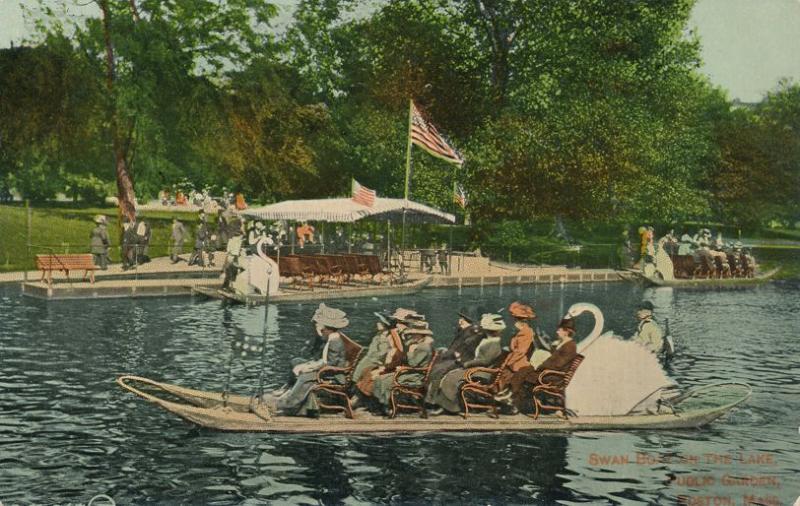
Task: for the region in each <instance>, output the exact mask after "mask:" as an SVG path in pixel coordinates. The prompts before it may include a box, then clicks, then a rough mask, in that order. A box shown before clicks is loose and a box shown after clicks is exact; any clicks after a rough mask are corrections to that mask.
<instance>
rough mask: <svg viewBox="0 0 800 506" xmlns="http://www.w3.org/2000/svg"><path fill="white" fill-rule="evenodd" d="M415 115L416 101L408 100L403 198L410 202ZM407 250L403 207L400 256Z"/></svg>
mask: <svg viewBox="0 0 800 506" xmlns="http://www.w3.org/2000/svg"><path fill="white" fill-rule="evenodd" d="M413 114H414V100H412V99H410V98H409V99H408V143H407V144H406V184H405V187H404V195H403V198H405V200H408V193H409V186H410V184H411V125H412V118H413ZM405 249H406V208H405V204H404V205H403V229H402V231H401V233H400V255H401V258H402V255H403V251H405Z"/></svg>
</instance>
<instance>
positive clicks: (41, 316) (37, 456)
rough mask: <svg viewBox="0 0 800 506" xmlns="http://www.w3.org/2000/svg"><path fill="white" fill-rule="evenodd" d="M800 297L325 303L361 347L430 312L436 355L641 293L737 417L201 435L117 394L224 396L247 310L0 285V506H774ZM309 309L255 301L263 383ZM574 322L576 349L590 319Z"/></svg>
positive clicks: (272, 377)
mask: <svg viewBox="0 0 800 506" xmlns="http://www.w3.org/2000/svg"><path fill="white" fill-rule="evenodd" d="M798 288H800V287H799V286H798V285H796V284H792V283H773V284H769V285H764V286H760V287H754V288H747V289H726V290H709V291H696V290H687V291H681V290H673V289H670V288H660V289H658V290H653V289H647V290H644V289H643V288H642V287H640V286H637V285H634V284H624V283H616V284H597V285H580V286H579V285H566V286H564V287H560V286H557V285H556V286H552V287H551V286H544V285H541V286H525V287H512V288H509V287H505V288H504V289H501V288H500V287H492V288H486V289H485V290H483V291H481V290H480V289H468V290H464V291H463V292H462V293H459V292H458V291H457V290H446V289H442V290H429V291H425V292H423V293H422V294H420V295H418V296H416V297H413V298H396V299H392V298H387V299H381V300H357V301H356V300H352V301H342V302H341V303H339V304H335V305H336V306H337V307H340V308H342V309H344V310H345V311H347V312H348V314H349V315H350V318H351V322H352V323H351V327H350V330H349V332H348V334H349V335H350V336H351V337H354V338H356V339H358V340H361V341H364V340H365V339H368V337H369V336H370V335H371V333H372V329H373V328H374V317H373V316H372V312H373V311H377V310H380V309H384V308H387V309H388V308H394V307H397V306H399V305H403V306H411V307H414V308H416V309H417V310H419V311H421V312H423V313H425V314H426V315H428V319H429V321H430V322H431V327H432V328H433V330H434V332H435V333H436V335H437V341H438V343H439V344H443V345H446V344H447V343H448V342H449V340H450V339H451V338H452V335H453V326H454V324H455V318H456V312H457V311H459V310H462V309H465V310H466V311H467V312H469V313H472V314H478V313H480V312H483V311H494V310H497V309H498V308H500V307H504V306H506V305H507V304H508V303H510V302H511V301H513V300H516V299H521V300H524V301H530V302H532V303H533V305H534V306H535V308H536V310H537V312H538V313H539V319H538V325H540V326H541V328H542V329H543V330H545V331H546V332H548V333H549V334H551V335H552V334H553V331H554V327H555V325H556V323H557V322H558V319H559V317H560V316H561V315H562V314H564V312H565V311H566V310H567V309H568V307H569V305H570V304H572V303H574V302H579V301H586V302H592V303H595V304H597V305H598V306H600V307H601V308H602V309H603V311H604V313H605V315H606V322H607V328H608V329H613V330H615V331H616V332H617V333H619V334H622V335H629V334H630V333H631V332H632V331H633V328H634V325H635V322H634V319H633V312H634V307H635V305H636V304H637V303H639V302H640V301H641V300H642V299H643V298H647V299H649V300H652V301H653V302H654V303H655V305H656V308H657V316H658V317H659V319H660V320H662V321H663V320H664V319H666V318H669V320H670V322H671V328H672V333H673V335H674V337H675V340H676V344H677V346H678V348H679V353H680V354H679V356H678V357H677V358H676V359H675V360H674V361H673V362H672V364H671V366H670V369H669V372H670V374H671V375H672V376H673V377H674V378H675V379H676V380H677V381H678V382H679V384H681V385H683V386H686V387H691V386H696V385H699V384H702V383H708V382H713V381H721V380H739V381H745V382H747V383H749V384H751V385H752V386H753V389H754V392H753V396H752V398H751V399H750V400H749V401H748V402H747V403H746V405H744V406H743V407H741V408H739V409H737V410H736V411H734V412H733V413H732V414H731V415H729V416H727V417H725V418H723V419H721V420H719V421H717V422H715V423H714V424H712V425H711V426H710V427H707V428H704V429H702V430H681V431H677V430H676V431H634V432H578V433H571V434H570V433H563V434H547V435H545V434H524V433H500V434H457V435H453V434H449V435H448V434H425V435H412V436H409V435H397V436H386V435H381V436H369V437H367V436H298V435H265V434H227V433H218V432H213V431H207V430H199V429H196V428H193V427H192V426H190V425H188V424H186V423H184V422H183V421H181V420H180V419H178V418H176V417H173V416H172V415H169V414H167V413H166V412H164V411H162V410H160V409H158V408H156V407H154V406H152V405H150V404H148V403H146V402H145V401H142V400H140V399H138V398H136V397H134V396H133V395H131V394H128V393H126V392H123V391H122V390H121V389H120V388H118V387H117V386H116V385H115V383H114V378H115V377H116V376H117V375H119V374H122V373H132V374H138V375H142V376H147V377H150V378H153V379H157V380H163V381H166V382H171V383H177V384H181V385H185V386H190V387H195V388H201V389H208V390H221V389H222V385H223V383H224V376H225V373H224V371H225V363H226V359H227V357H228V350H229V349H230V348H229V338H230V337H231V336H232V335H234V334H236V333H246V334H249V335H252V336H260V335H261V332H262V324H263V320H264V308H263V307H262V308H245V307H240V306H235V307H224V306H223V305H221V303H220V302H217V301H206V300H201V299H195V300H192V299H140V300H107V301H102V300H101V301H60V302H50V303H46V302H43V301H38V300H33V299H29V298H24V297H21V296H20V295H19V291H18V290H17V289H16V288H15V287H10V286H0V501H2V502H3V503H4V504H5V505H9V504H18V503H25V504H27V503H31V502H36V503H55V502H59V503H70V502H71V503H87V502H88V501H89V499H90V498H91V497H93V496H95V495H96V494H107V495H109V496H111V497H113V498H114V499H115V500H116V502H117V504H134V503H135V504H143V503H157V504H177V503H182V504H186V503H192V504H201V503H203V504H264V503H273V502H280V503H286V504H319V503H323V504H335V503H341V504H366V503H383V504H408V503H412V504H423V503H446V504H452V503H460V504H508V503H511V504H516V503H527V504H531V503H534V504H578V503H590V504H667V503H669V504H675V503H676V502H678V501H681V500H682V499H680V498H681V497H686V498H691V499H690V500H689V499H687V500H685V502H686V503H687V504H745V499H744V498H745V496H748V495H750V496H756V497H761V498H762V499H763V500H762V502H764V503H765V504H771V502H770V501H777V502H775V504H791V503H792V502H793V501H794V500H795V498H797V496H798V495H800V459H798V455H800V434H799V433H798V429H799V426H800V416H798V414H797V413H798V408H800V395H798V394H800V386H798V378H800V361H799V360H798V357H800V339H798V336H800V292H798ZM315 307H316V304H290V305H280V306H272V307H271V308H270V315H269V320H270V326H269V331H268V337H267V338H268V346H267V350H266V351H267V356H266V358H267V366H268V368H267V373H266V382H267V384H268V385H269V386H270V387H276V386H278V385H280V384H281V383H282V382H283V379H284V377H285V375H286V371H287V368H286V364H287V362H288V361H289V359H290V358H291V357H293V356H295V355H296V354H297V350H298V347H299V346H300V345H301V343H304V342H305V341H306V340H307V339H308V337H309V335H310V333H311V332H312V329H311V326H310V324H309V319H310V317H311V314H312V313H313V310H314V308H315ZM585 318H586V320H581V321H580V322H579V331H578V338H580V336H581V335H585V334H586V333H587V332H588V330H589V329H590V328H591V326H592V324H593V322H592V321H591V317H585ZM507 332H510V330H509V331H507ZM257 377H258V364H257V362H256V363H253V362H248V363H241V362H237V363H235V364H234V371H233V385H234V390H237V391H239V392H241V393H249V392H251V391H252V389H253V387H254V386H255V385H256V384H257ZM597 387H598V388H603V386H602V385H598V386H597ZM613 456H617V457H618V458H616V459H614V458H612V457H613ZM637 456H638V458H639V463H637V462H636V459H637ZM625 457H627V459H628V463H625V460H624V459H625ZM729 457H731V458H732V460H730V461H729V460H727V458H729ZM741 457H744V459H745V460H756V461H759V462H760V464H753V463H747V462H742V461H740V460H739V459H740V458H741ZM742 477H745V478H753V477H755V478H757V479H758V481H756V482H755V484H756V486H753V483H754V482H753V481H749V482H748V481H742V480H740V479H738V478H742ZM726 498H727V499H726ZM706 500H709V501H715V502H708V503H706V502H704V501H706Z"/></svg>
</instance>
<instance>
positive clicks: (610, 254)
mask: <svg viewBox="0 0 800 506" xmlns="http://www.w3.org/2000/svg"><path fill="white" fill-rule="evenodd" d="M97 214H104V215H106V217H107V218H108V222H109V235H110V237H111V250H110V255H111V259H112V261H115V262H118V261H119V259H120V228H119V226H118V221H117V220H118V218H117V208H116V207H104V208H96V207H77V206H75V205H74V204H69V203H63V204H48V206H47V207H37V208H31V248H30V250H29V249H28V247H27V210H26V208H25V207H24V206H20V205H11V206H7V205H2V206H0V272H7V271H19V270H23V269H34V268H35V262H34V255H35V254H37V253H46V252H49V251H52V252H58V253H88V252H89V234H90V232H91V230H92V228H94V223H93V221H92V219H93V218H94V216H95V215H97ZM143 216H144V217H145V218H146V219H147V220H148V221H149V222H150V225H151V227H152V230H153V235H152V239H151V246H150V256H151V257H157V256H163V255H167V254H168V247H169V239H170V227H171V225H172V218H173V217H174V216H178V217H179V218H180V219H181V220H182V221H183V222H184V224H185V225H186V228H187V231H189V233H190V235H192V238H189V239H187V240H186V241H185V242H184V251H185V252H188V251H189V250H190V249H191V245H192V244H193V234H194V231H195V225H196V224H197V221H198V216H197V214H195V213H177V212H176V213H171V212H168V211H166V212H165V211H154V212H145V213H143ZM212 226H213V225H212ZM385 226H386V225H385V224H382V223H375V222H365V223H363V224H359V225H358V227H356V228H359V229H362V230H367V231H371V232H373V233H384V232H385ZM620 230H621V228H620V227H619V226H618V225H605V224H600V225H596V226H589V225H575V224H572V225H570V226H569V233H570V234H571V235H572V237H573V238H574V239H575V240H576V242H578V243H579V244H580V245H581V249H580V251H569V250H568V249H566V244H565V243H564V242H563V241H561V240H559V239H557V238H555V237H553V235H552V221H542V222H533V223H528V224H524V225H521V226H520V228H519V229H518V230H517V229H511V230H510V232H505V233H506V234H507V236H506V237H505V238H504V239H503V240H502V241H500V240H498V241H497V242H496V243H494V244H493V239H492V238H490V239H489V240H488V241H487V242H486V244H482V245H481V249H482V251H483V253H484V254H488V255H489V256H490V257H491V258H492V259H494V260H499V261H506V262H508V261H510V262H513V263H534V264H549V265H569V266H583V267H617V266H618V258H617V256H618V253H617V245H616V242H617V241H618V238H619V233H620ZM393 232H394V234H395V237H394V238H393V240H394V241H398V240H399V227H397V228H395V229H394V231H393ZM453 232H454V234H453V242H454V244H453V245H454V247H455V248H456V249H459V248H464V247H467V246H468V243H469V241H468V239H467V236H468V235H469V231H468V229H467V227H463V226H459V227H454V228H453ZM450 234H451V230H450V229H449V228H448V227H441V226H422V227H414V228H412V229H410V230H409V234H408V237H407V244H409V245H412V244H416V243H419V244H420V245H422V244H428V243H431V244H441V243H445V242H447V241H448V240H449V237H448V236H449V235H450ZM753 235H754V236H758V237H781V238H797V239H798V240H800V231H797V230H765V231H763V232H762V233H757V234H753ZM494 239H500V238H497V237H496V238H494ZM637 239H638V238H637V237H631V241H632V243H633V247H634V248H636V247H637ZM755 254H756V258H757V259H758V261H759V263H760V264H761V265H762V266H763V267H764V268H771V267H772V266H776V265H781V272H780V273H779V276H778V277H779V278H784V279H786V278H800V249H795V248H793V247H791V248H789V247H783V248H781V247H775V248H758V249H757V250H756V251H755Z"/></svg>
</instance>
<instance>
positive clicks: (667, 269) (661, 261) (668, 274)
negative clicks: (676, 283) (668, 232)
mask: <svg viewBox="0 0 800 506" xmlns="http://www.w3.org/2000/svg"><path fill="white" fill-rule="evenodd" d="M666 242H667V237H666V236H664V237H662V238H661V239H659V240H658V251H656V255H655V257H654V258H655V263H656V270H657V271H658V272H659V273H660V274H661V278H662V279H664V281H672V280H673V279H675V267H674V266H673V265H672V259H671V258H670V257H669V254H667V250H666V249H665V244H666Z"/></svg>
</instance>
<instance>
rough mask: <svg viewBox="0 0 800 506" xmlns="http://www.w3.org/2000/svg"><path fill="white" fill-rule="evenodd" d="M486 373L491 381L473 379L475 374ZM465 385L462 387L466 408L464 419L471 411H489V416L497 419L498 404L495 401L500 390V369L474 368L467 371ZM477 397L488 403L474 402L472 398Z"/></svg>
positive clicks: (463, 414)
mask: <svg viewBox="0 0 800 506" xmlns="http://www.w3.org/2000/svg"><path fill="white" fill-rule="evenodd" d="M478 373H485V374H488V375H489V377H490V378H491V381H489V382H485V381H481V380H480V379H478V378H473V375H474V374H478ZM464 381H465V382H466V383H464V385H463V386H462V387H461V402H462V404H463V406H464V412H463V413H462V414H461V416H463V417H464V418H467V416H469V410H470V409H472V410H476V409H488V410H491V411H490V412H489V416H490V417H492V418H497V416H498V415H497V402H496V401H495V400H494V394H495V393H496V392H497V391H498V389H499V381H500V369H495V368H489V367H473V368H471V369H467V372H465V373H464ZM475 397H477V398H478V399H482V400H484V401H486V402H472V401H471V398H475Z"/></svg>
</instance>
